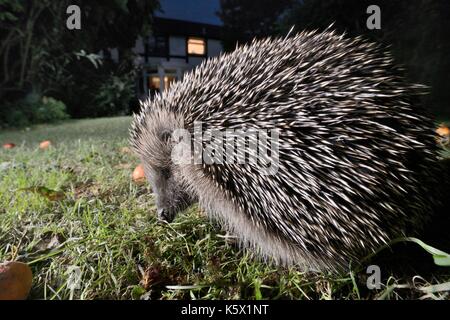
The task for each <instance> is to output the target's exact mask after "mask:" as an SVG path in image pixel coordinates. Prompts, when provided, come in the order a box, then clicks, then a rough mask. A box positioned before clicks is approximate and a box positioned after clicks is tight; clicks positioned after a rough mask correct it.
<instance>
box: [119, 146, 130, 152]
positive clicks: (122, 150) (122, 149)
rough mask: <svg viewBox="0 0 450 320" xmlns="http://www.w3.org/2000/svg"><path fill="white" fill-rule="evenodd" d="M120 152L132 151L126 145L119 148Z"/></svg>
mask: <svg viewBox="0 0 450 320" xmlns="http://www.w3.org/2000/svg"><path fill="white" fill-rule="evenodd" d="M120 152H122V153H132V151H131V149H130V148H128V147H122V148H120Z"/></svg>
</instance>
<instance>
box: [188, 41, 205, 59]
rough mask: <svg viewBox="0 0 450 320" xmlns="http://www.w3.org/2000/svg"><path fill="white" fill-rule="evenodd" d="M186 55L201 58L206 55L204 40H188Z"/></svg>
mask: <svg viewBox="0 0 450 320" xmlns="http://www.w3.org/2000/svg"><path fill="white" fill-rule="evenodd" d="M187 47H188V54H192V55H199V56H203V55H205V53H206V43H205V39H201V38H188V45H187Z"/></svg>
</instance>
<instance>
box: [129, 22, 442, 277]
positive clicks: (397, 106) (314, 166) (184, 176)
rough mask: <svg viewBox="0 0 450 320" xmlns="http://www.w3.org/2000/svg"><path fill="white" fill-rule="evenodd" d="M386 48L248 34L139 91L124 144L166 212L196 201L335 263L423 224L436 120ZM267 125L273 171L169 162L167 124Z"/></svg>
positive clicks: (293, 256) (250, 242)
mask: <svg viewBox="0 0 450 320" xmlns="http://www.w3.org/2000/svg"><path fill="white" fill-rule="evenodd" d="M402 74H403V70H402V69H401V68H400V67H398V66H396V65H395V63H394V62H393V59H392V57H391V54H390V53H389V52H387V51H385V50H384V49H383V47H381V46H379V45H377V44H374V43H371V42H368V41H366V40H364V39H362V38H360V37H357V38H348V37H346V36H345V35H343V34H337V33H336V32H334V31H331V30H329V29H328V30H326V31H323V32H318V31H311V32H302V33H300V34H297V35H294V36H291V37H281V38H267V39H265V40H254V41H253V42H252V43H251V44H248V45H244V46H241V47H238V48H236V50H235V51H233V52H231V53H226V54H222V55H220V56H218V57H215V58H212V59H209V60H206V61H205V62H203V63H202V64H201V65H200V66H199V67H197V68H196V69H194V70H193V71H191V72H188V73H186V74H185V76H184V77H183V79H182V80H181V81H178V82H176V83H174V84H172V86H171V87H170V89H169V90H166V91H165V92H163V93H162V94H160V95H157V96H155V97H153V98H152V99H150V98H149V99H147V100H146V101H143V102H142V109H141V111H140V113H139V114H137V115H135V116H134V120H133V124H132V127H131V130H130V131H131V132H130V133H131V137H130V143H131V145H132V147H133V149H134V150H135V152H136V153H137V154H138V155H139V157H140V159H141V161H142V163H143V165H144V168H145V172H146V175H147V176H148V178H149V181H150V183H151V184H152V189H153V191H154V193H155V194H156V204H157V207H158V212H159V216H160V217H161V218H164V219H166V220H168V221H170V220H172V219H173V218H174V216H175V214H176V213H177V212H178V211H181V210H183V209H185V208H186V207H187V206H189V205H190V204H192V203H193V202H196V201H198V202H199V205H200V207H201V208H203V209H204V210H205V211H206V212H207V213H208V214H209V215H210V216H211V217H212V218H213V219H216V220H219V221H220V222H222V223H223V224H224V226H225V227H227V228H228V229H229V230H230V231H232V232H233V233H235V234H236V235H238V236H239V238H240V239H241V243H242V244H243V245H245V246H246V247H251V248H255V249H257V251H258V252H259V253H260V254H261V255H262V256H264V257H268V258H272V259H273V261H275V262H277V263H278V264H288V265H292V264H294V265H298V266H301V267H302V268H304V269H307V270H339V269H342V268H346V267H348V265H349V263H350V262H351V261H358V260H359V259H361V258H362V257H364V256H365V255H367V254H370V253H372V252H373V251H374V250H376V248H378V247H380V246H381V245H383V244H385V243H387V242H388V241H389V240H391V239H393V238H396V237H399V236H403V235H409V236H410V235H415V234H417V233H418V232H420V230H421V228H422V226H424V225H425V224H426V223H427V222H428V221H429V220H430V217H431V212H432V210H431V208H433V207H434V206H435V205H436V203H437V202H438V197H437V196H435V195H437V193H436V192H435V190H433V186H434V185H435V184H436V182H435V179H436V176H437V171H438V170H437V168H438V166H437V165H436V161H437V158H438V148H437V146H436V143H435V136H434V132H433V130H432V128H433V122H432V120H431V119H430V118H429V117H428V116H427V115H426V114H425V113H424V111H423V110H422V108H421V107H420V106H419V104H418V102H417V100H418V97H417V96H418V95H420V94H423V93H424V90H423V89H424V87H423V86H420V85H415V84H410V83H408V82H407V81H406V80H405V79H404V77H403V76H402ZM195 121H201V122H202V123H203V124H205V125H206V127H207V128H208V129H215V130H222V131H223V130H226V129H241V130H248V129H264V130H268V129H273V130H276V132H278V133H279V168H278V172H277V173H276V174H274V175H262V174H261V170H260V168H258V167H257V166H256V165H254V164H242V165H237V164H226V163H225V164H220V165H219V164H204V163H203V164H193V163H186V164H175V163H174V162H173V159H171V154H172V151H173V148H174V143H175V142H174V141H173V140H172V139H171V138H170V134H172V133H173V132H174V130H176V129H179V128H183V129H185V130H188V131H192V130H193V126H194V122H195Z"/></svg>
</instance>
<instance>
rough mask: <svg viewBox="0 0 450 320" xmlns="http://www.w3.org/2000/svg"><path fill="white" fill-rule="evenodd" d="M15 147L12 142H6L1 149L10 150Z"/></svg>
mask: <svg viewBox="0 0 450 320" xmlns="http://www.w3.org/2000/svg"><path fill="white" fill-rule="evenodd" d="M15 146H16V145H15V144H14V143H12V142H7V143H5V144H3V149H12V148H14V147H15Z"/></svg>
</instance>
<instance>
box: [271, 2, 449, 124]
mask: <svg viewBox="0 0 450 320" xmlns="http://www.w3.org/2000/svg"><path fill="white" fill-rule="evenodd" d="M373 4H376V5H378V6H379V7H380V9H381V30H369V29H368V28H367V27H366V20H367V18H368V16H369V15H368V14H367V13H366V10H367V7H368V6H369V5H373ZM418 13H420V14H418ZM331 24H333V29H336V30H338V31H339V32H344V31H345V32H346V33H347V34H348V35H351V36H358V35H363V36H364V37H366V38H369V39H371V40H373V41H376V42H381V43H384V44H385V45H388V46H390V50H391V51H392V52H393V54H394V56H395V58H396V61H397V62H398V63H400V64H402V65H404V66H405V69H406V71H407V75H408V77H409V78H410V79H411V81H413V82H417V83H423V84H426V85H428V86H429V87H430V94H429V95H428V96H427V97H425V98H424V100H423V102H424V104H425V105H426V107H427V108H428V109H429V110H430V111H431V112H432V113H434V114H435V115H436V116H441V117H448V116H450V108H449V105H450V90H448V88H447V87H448V83H450V59H449V58H448V57H449V56H450V42H449V41H448V39H449V38H450V2H449V1H447V0H417V1H409V0H398V1H391V0H377V1H371V0H329V1H315V0H297V1H296V2H295V5H294V6H293V8H292V10H290V11H289V12H287V14H286V15H285V16H284V17H283V19H282V20H281V21H280V23H279V26H280V30H281V34H286V33H287V32H288V30H289V29H290V28H291V27H292V26H295V29H296V30H298V31H300V30H304V29H307V30H312V29H319V30H323V29H325V28H327V27H328V26H330V25H331Z"/></svg>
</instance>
